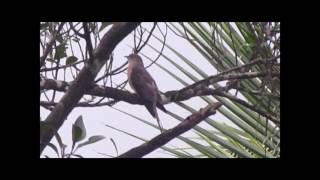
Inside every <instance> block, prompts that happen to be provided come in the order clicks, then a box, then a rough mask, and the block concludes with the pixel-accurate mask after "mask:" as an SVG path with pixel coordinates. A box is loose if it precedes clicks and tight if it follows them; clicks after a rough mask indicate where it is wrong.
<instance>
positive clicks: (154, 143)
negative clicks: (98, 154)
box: [117, 102, 221, 158]
mask: <svg viewBox="0 0 320 180" xmlns="http://www.w3.org/2000/svg"><path fill="white" fill-rule="evenodd" d="M220 106H221V103H220V102H217V103H214V104H209V105H208V106H206V107H205V108H203V109H200V110H199V111H198V112H195V113H193V114H192V115H191V116H189V117H187V118H186V119H185V120H184V121H182V122H181V123H180V124H178V125H177V126H176V127H174V128H172V129H169V130H166V131H164V132H163V133H161V134H160V135H158V136H156V137H155V138H153V139H151V140H150V141H148V142H146V143H144V144H142V145H140V146H138V147H135V148H133V149H131V150H129V151H127V152H125V153H123V154H122V155H120V156H118V157H117V158H141V157H143V156H145V155H147V154H149V153H150V152H152V151H154V150H156V149H157V148H159V147H161V146H163V145H165V144H166V143H168V142H169V141H171V140H172V139H174V138H175V137H177V136H179V135H181V134H183V133H184V132H187V131H188V130H190V129H192V128H193V127H194V126H196V125H197V124H198V123H200V122H201V121H202V120H203V119H205V118H207V117H208V116H210V115H213V114H215V113H216V109H218V108H219V107H220Z"/></svg>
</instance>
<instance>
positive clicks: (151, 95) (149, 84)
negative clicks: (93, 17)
mask: <svg viewBox="0 0 320 180" xmlns="http://www.w3.org/2000/svg"><path fill="white" fill-rule="evenodd" d="M130 84H131V86H132V87H133V89H134V90H135V91H136V93H137V94H138V95H139V96H140V97H141V98H143V99H144V100H146V101H152V102H154V101H155V100H156V99H157V93H158V89H157V85H156V83H155V81H154V80H153V78H152V77H151V75H150V74H149V73H148V71H146V70H145V69H144V68H140V67H137V68H134V69H132V72H131V83H130Z"/></svg>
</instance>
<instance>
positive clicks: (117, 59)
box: [40, 23, 235, 158]
mask: <svg viewBox="0 0 320 180" xmlns="http://www.w3.org/2000/svg"><path fill="white" fill-rule="evenodd" d="M159 24H160V27H161V29H162V31H163V32H165V26H164V24H163V23H159ZM142 25H143V27H146V28H147V29H148V30H150V29H151V27H152V23H142ZM110 27H111V26H109V27H108V28H106V29H104V30H103V31H102V32H101V36H100V37H101V38H102V36H103V34H104V33H105V32H107V31H108V29H109V28H110ZM154 33H155V35H156V36H157V37H159V38H161V39H162V35H161V34H160V33H159V31H158V29H157V28H156V30H155V32H154ZM147 34H148V33H147V32H146V33H145V36H144V38H146V36H147ZM149 43H150V44H152V45H153V46H154V47H155V48H156V49H157V50H160V49H161V46H162V45H161V44H160V43H159V41H157V40H156V39H155V38H153V37H151V38H150V40H149ZM166 43H167V44H168V45H170V46H171V47H173V48H174V49H175V50H177V51H178V52H180V53H182V54H183V55H184V56H185V57H186V58H188V59H189V60H191V61H192V63H194V64H196V65H197V66H198V67H199V68H200V69H201V70H202V71H204V72H205V73H206V74H208V75H214V74H216V73H217V71H216V70H215V69H214V68H213V67H212V65H210V64H209V63H208V62H207V60H205V59H204V58H203V57H202V55H201V54H200V53H199V52H198V51H197V50H195V48H194V47H193V46H192V45H190V44H189V42H187V41H186V40H184V39H183V38H181V37H178V36H176V35H175V34H174V33H172V31H171V30H169V29H168V35H167V42H166ZM81 44H82V48H83V49H84V47H85V46H84V41H83V40H81ZM129 46H133V33H132V35H129V36H127V37H126V38H125V39H124V40H123V41H121V43H120V44H118V45H117V46H116V48H115V50H114V65H113V68H114V69H115V68H117V67H119V66H120V65H122V64H123V63H124V62H125V61H126V59H125V57H124V56H126V55H129V54H130V53H131V52H132V50H131V48H130V47H129ZM76 47H77V46H74V47H73V51H74V53H75V55H76V56H77V57H79V59H82V58H81V55H80V51H79V50H78V49H77V48H76ZM41 51H42V50H41ZM141 52H142V53H144V54H146V55H147V56H149V57H151V58H153V59H154V58H155V57H157V55H158V53H156V52H154V51H153V50H152V49H151V48H149V47H148V46H147V45H146V46H145V47H144V49H143V50H142V51H141ZM163 54H165V55H166V56H168V57H170V58H172V60H174V61H175V63H177V64H179V65H180V66H182V67H183V68H184V69H185V70H187V71H188V72H191V73H192V74H193V75H195V76H196V77H197V78H199V79H203V78H202V77H201V76H200V75H199V74H197V73H196V72H195V71H194V70H193V69H192V68H191V67H189V66H188V65H187V64H186V63H184V62H183V61H182V60H180V58H178V57H177V56H175V54H174V53H172V52H171V51H170V50H168V49H167V48H165V49H164V52H163ZM67 55H68V56H70V55H71V51H70V48H69V49H68V50H67ZM143 59H144V64H145V66H147V65H148V64H149V63H150V61H148V60H146V59H145V58H143ZM157 63H159V64H161V65H162V66H164V67H165V68H167V69H168V70H169V71H171V72H175V75H177V76H178V77H180V78H182V79H183V80H184V81H186V82H187V83H190V84H191V83H194V82H193V81H192V80H191V79H189V78H188V77H186V76H185V75H184V74H183V73H181V72H179V71H178V70H177V69H176V68H175V67H173V65H171V64H170V63H169V62H168V61H167V60H165V59H164V58H163V57H160V58H159V60H158V61H157ZM78 67H79V68H80V67H81V66H78ZM80 69H81V68H80ZM103 71H104V68H102V70H101V71H100V73H99V75H98V76H97V77H100V76H101V75H102V74H103ZM148 72H149V73H150V74H151V75H152V76H153V78H154V79H155V81H156V82H157V85H158V87H159V89H160V91H162V92H166V91H169V90H178V89H180V88H183V85H182V84H180V83H179V82H178V81H176V80H175V79H173V78H172V77H171V76H170V75H169V74H167V73H166V72H165V71H163V70H161V69H160V68H159V67H157V66H156V65H155V64H154V65H152V66H151V67H150V68H148ZM48 75H51V72H50V73H48ZM49 77H50V76H49ZM51 77H52V76H51ZM58 79H59V80H63V71H62V70H61V71H60V73H59V75H58ZM126 79H127V75H126V72H125V73H121V74H119V75H116V76H114V77H113V81H114V82H116V83H119V82H122V81H124V80H126ZM70 80H72V76H71V75H70V72H69V70H67V75H66V81H70ZM126 89H127V90H129V91H131V92H132V89H131V88H130V87H129V84H127V86H126ZM231 92H232V91H231ZM47 94H48V96H49V97H51V94H52V91H48V92H47ZM63 94H64V93H60V92H57V94H56V99H55V102H58V101H59V100H60V99H61V97H62V95H63ZM98 99H99V98H98ZM41 100H43V101H45V100H46V98H45V97H44V96H43V95H42V96H41ZM183 103H185V104H188V105H190V106H192V107H193V108H195V109H197V110H198V109H200V108H202V107H205V106H206V103H205V102H204V101H203V100H202V99H200V98H198V97H195V98H191V99H189V100H187V101H184V102H183ZM114 107H116V108H118V109H121V110H124V111H126V112H128V113H130V114H133V115H136V116H138V117H140V118H143V119H145V120H147V121H149V122H151V123H153V124H155V125H156V124H157V123H156V120H155V119H153V118H152V116H151V115H150V114H149V113H148V111H147V110H146V109H145V107H144V106H141V105H132V104H129V103H126V102H119V103H117V104H116V105H115V106H114ZM165 107H166V109H167V110H169V111H172V112H174V113H176V114H178V115H180V116H182V117H183V118H186V117H187V116H189V115H190V114H191V113H190V112H188V111H186V110H184V109H182V108H181V107H179V106H177V105H175V104H173V103H171V104H167V105H165ZM158 113H159V117H160V120H161V121H162V124H163V126H164V128H166V129H169V128H172V127H174V126H176V125H177V124H178V123H179V121H177V120H176V119H174V118H172V117H171V116H169V115H167V114H165V113H163V112H162V111H161V110H158ZM48 114H49V111H48V110H46V109H44V108H42V107H41V108H40V116H41V118H42V119H45V118H46V117H47V115H48ZM79 115H82V116H83V120H84V124H85V127H86V130H87V137H86V139H87V138H88V137H90V136H93V135H103V136H105V137H106V138H105V139H104V140H102V141H99V142H97V143H94V144H92V145H88V146H85V147H82V148H80V149H79V150H78V151H77V154H80V155H82V156H84V157H87V158H89V157H92V158H100V157H102V158H105V156H103V155H100V154H98V153H97V152H100V153H104V154H108V155H111V156H116V151H115V148H114V146H113V145H112V142H111V141H110V138H112V139H113V140H114V141H115V143H116V145H117V148H118V150H119V154H122V153H124V152H126V151H127V150H129V149H131V148H133V147H136V146H138V145H141V144H142V143H143V142H142V141H140V140H137V139H136V138H133V137H130V136H128V135H126V134H123V133H120V132H118V131H115V130H113V129H111V128H108V127H106V126H105V124H108V125H110V126H113V127H116V128H118V129H121V130H123V131H127V132H130V133H132V134H135V135H137V136H139V137H143V138H145V139H151V138H153V137H155V136H156V135H158V134H159V133H160V131H159V130H158V129H155V128H153V127H150V126H148V125H146V124H144V123H142V122H140V121H138V120H136V119H134V118H132V117H130V116H128V115H126V114H123V113H121V112H119V111H116V110H114V109H112V108H110V107H108V106H103V107H86V108H81V107H77V108H74V109H73V110H72V112H71V113H70V114H69V116H68V119H67V120H66V121H65V122H64V124H63V126H62V127H61V128H60V130H59V134H60V135H61V137H62V141H63V142H64V144H66V145H67V146H68V147H67V152H68V153H69V152H70V147H71V144H72V140H71V131H72V130H71V129H72V124H73V123H74V122H75V120H76V119H77V117H78V116H79ZM211 118H212V119H214V120H216V121H218V122H225V123H228V124H229V125H232V126H234V125H233V124H232V123H230V122H229V120H227V119H226V118H225V117H224V116H223V115H221V114H220V113H219V112H217V114H215V115H214V116H211ZM200 126H201V127H204V128H208V127H211V126H208V125H207V124H206V123H205V122H202V123H200ZM234 127H235V126H234ZM211 128H212V127H211ZM212 129H213V128H212ZM183 136H184V137H195V136H196V135H195V133H193V132H192V131H188V132H187V133H185V134H183ZM86 139H85V140H86ZM52 142H53V143H54V144H55V145H57V143H56V140H55V138H53V140H52ZM167 145H168V147H172V146H176V147H186V145H185V143H183V142H182V141H180V140H178V139H174V140H172V141H170V143H168V144H167ZM42 154H43V155H48V156H49V157H56V154H55V152H54V151H53V150H52V149H51V148H48V147H47V148H46V149H45V150H44V152H43V153H42ZM43 155H42V156H41V157H43ZM145 157H172V156H171V155H168V154H165V153H164V152H163V150H156V151H154V152H152V153H150V154H148V155H147V156H145Z"/></svg>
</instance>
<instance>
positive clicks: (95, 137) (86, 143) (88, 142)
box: [77, 135, 105, 148]
mask: <svg viewBox="0 0 320 180" xmlns="http://www.w3.org/2000/svg"><path fill="white" fill-rule="evenodd" d="M104 138H105V137H104V136H101V135H97V136H91V137H90V138H89V139H88V141H86V142H83V143H81V144H79V145H78V147H77V148H80V147H82V146H85V145H88V144H93V143H95V142H97V141H100V140H102V139H104Z"/></svg>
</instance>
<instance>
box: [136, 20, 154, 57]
mask: <svg viewBox="0 0 320 180" xmlns="http://www.w3.org/2000/svg"><path fill="white" fill-rule="evenodd" d="M156 25H157V23H156V22H155V23H154V24H153V27H152V29H151V31H150V33H149V35H148V37H147V39H146V40H145V41H144V43H143V44H142V46H141V47H137V49H136V53H138V52H140V50H141V49H142V48H143V47H144V46H145V45H146V43H147V42H148V41H149V39H150V37H151V35H152V32H153V31H154V29H155V28H156Z"/></svg>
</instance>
